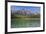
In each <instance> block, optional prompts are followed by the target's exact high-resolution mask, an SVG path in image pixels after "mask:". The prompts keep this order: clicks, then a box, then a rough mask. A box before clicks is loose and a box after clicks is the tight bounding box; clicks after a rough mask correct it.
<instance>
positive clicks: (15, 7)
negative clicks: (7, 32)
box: [11, 5, 40, 13]
mask: <svg viewBox="0 0 46 34" xmlns="http://www.w3.org/2000/svg"><path fill="white" fill-rule="evenodd" d="M23 9H25V10H30V11H32V13H36V12H38V13H40V7H36V6H14V5H13V6H11V10H12V11H13V12H14V11H16V10H23Z"/></svg>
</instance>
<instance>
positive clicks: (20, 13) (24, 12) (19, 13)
mask: <svg viewBox="0 0 46 34" xmlns="http://www.w3.org/2000/svg"><path fill="white" fill-rule="evenodd" d="M11 16H12V17H16V16H30V17H31V18H40V14H39V13H35V14H34V13H32V12H31V11H29V10H17V11H14V13H12V12H11Z"/></svg>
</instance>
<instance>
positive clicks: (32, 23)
mask: <svg viewBox="0 0 46 34" xmlns="http://www.w3.org/2000/svg"><path fill="white" fill-rule="evenodd" d="M25 27H40V20H29V19H27V20H24V19H11V28H25Z"/></svg>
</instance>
